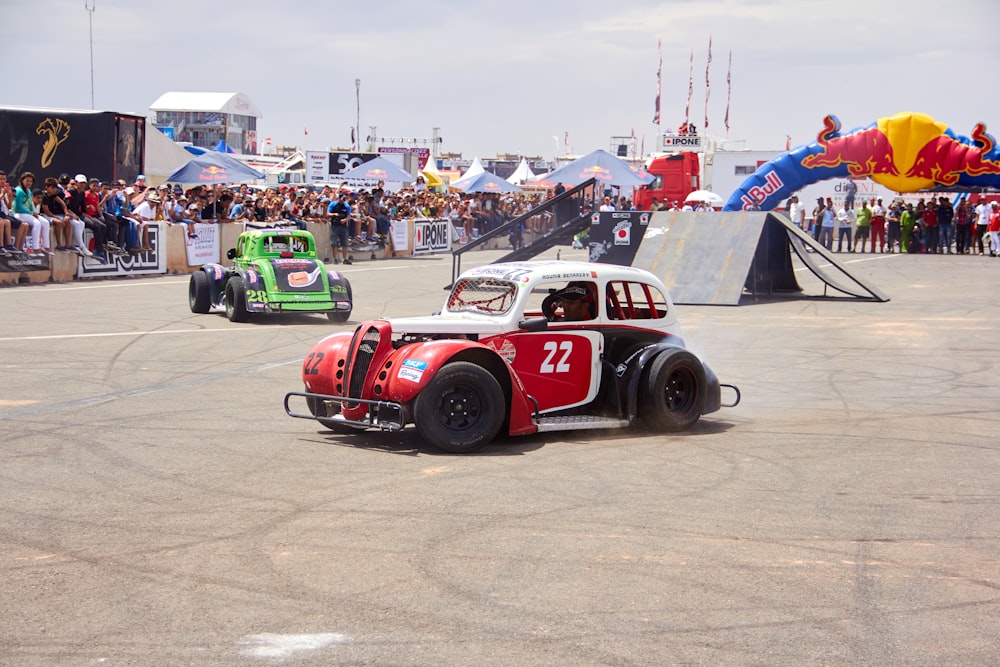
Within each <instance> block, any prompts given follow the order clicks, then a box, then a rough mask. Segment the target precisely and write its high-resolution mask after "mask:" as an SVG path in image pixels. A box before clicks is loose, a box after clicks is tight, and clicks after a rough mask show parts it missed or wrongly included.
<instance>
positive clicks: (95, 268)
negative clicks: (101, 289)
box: [77, 222, 167, 278]
mask: <svg viewBox="0 0 1000 667" xmlns="http://www.w3.org/2000/svg"><path fill="white" fill-rule="evenodd" d="M163 224H164V223H160V222H157V223H152V224H150V225H149V245H150V246H151V247H152V248H153V250H152V251H151V252H144V253H141V254H139V255H131V254H130V255H125V256H118V255H112V256H111V257H109V258H108V262H107V263H104V262H101V260H99V259H95V258H94V257H81V258H80V267H79V269H78V271H77V275H78V276H79V277H80V278H105V277H107V276H128V275H141V274H151V273H166V272H167V249H166V244H163V245H161V244H160V240H161V239H165V238H166V235H165V234H164V233H163ZM91 239H92V235H91V233H90V230H89V229H87V230H84V236H83V241H84V243H87V244H88V245H89V244H90V242H91Z"/></svg>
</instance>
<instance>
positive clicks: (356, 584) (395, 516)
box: [0, 250, 1000, 665]
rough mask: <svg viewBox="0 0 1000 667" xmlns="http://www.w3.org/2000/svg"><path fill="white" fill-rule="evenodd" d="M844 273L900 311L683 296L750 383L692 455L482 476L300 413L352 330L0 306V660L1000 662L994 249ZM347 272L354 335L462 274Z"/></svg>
mask: <svg viewBox="0 0 1000 667" xmlns="http://www.w3.org/2000/svg"><path fill="white" fill-rule="evenodd" d="M579 254H580V253H576V255H579ZM498 255H499V253H489V252H483V253H481V254H479V255H473V256H471V257H472V259H471V260H470V258H469V256H467V258H466V262H465V265H466V266H471V265H473V264H474V263H484V262H486V261H489V260H491V259H493V258H494V257H496V256H498ZM576 255H574V254H573V253H572V252H567V251H566V250H563V257H564V258H570V257H573V256H576ZM842 258H844V259H846V260H848V261H849V262H850V264H849V265H850V266H851V267H852V269H853V270H855V271H858V272H859V273H861V274H862V275H864V276H866V277H867V278H868V279H870V280H871V281H873V282H874V283H875V284H876V285H878V286H879V287H880V288H881V289H882V290H884V291H885V292H887V293H888V294H889V295H890V296H891V297H892V300H891V301H890V302H888V303H875V302H868V301H860V300H857V299H851V298H794V299H773V300H761V301H759V302H756V303H755V302H752V301H750V300H748V302H747V303H746V304H745V305H741V306H738V307H693V306H680V307H678V308H679V311H680V317H681V321H682V324H683V325H684V327H685V334H686V339H687V342H688V345H689V347H691V348H693V349H694V350H695V351H697V352H698V353H699V354H701V355H703V357H704V358H705V359H706V360H707V361H708V362H709V363H710V365H711V366H712V368H713V369H714V370H715V371H716V373H717V374H718V375H719V377H720V378H721V379H722V381H723V382H732V383H735V384H738V385H739V386H740V388H741V389H742V391H743V402H742V403H741V404H740V405H739V406H738V407H736V408H733V409H724V410H722V411H721V412H718V413H715V414H712V415H709V416H707V417H705V418H703V419H702V420H701V421H700V422H699V423H698V425H697V426H696V428H695V429H694V430H693V431H692V432H690V433H685V434H681V435H673V436H669V437H667V436H658V435H644V434H641V433H637V432H629V431H611V432H607V431H605V432H571V433H556V434H545V435H538V436H531V437H526V438H518V439H507V440H502V441H500V442H498V443H497V444H494V445H492V446H490V447H489V448H488V449H486V450H484V451H482V452H481V453H478V454H475V455H471V456H456V455H450V454H444V453H441V452H439V451H435V450H433V449H430V448H429V447H427V446H425V445H423V444H422V443H421V442H420V440H419V439H418V438H417V436H416V434H415V432H414V431H413V430H412V428H411V429H407V430H406V431H404V432H402V433H399V434H378V433H371V434H362V435H357V436H353V437H345V436H338V435H334V434H332V433H330V432H327V431H325V430H323V429H322V427H320V426H319V424H317V423H314V422H311V421H306V420H294V419H290V418H288V417H286V416H285V415H284V413H283V410H282V407H281V403H282V397H283V395H284V393H285V392H286V391H289V390H297V389H299V388H300V379H299V364H300V363H301V360H302V358H303V357H304V355H305V354H306V353H307V352H308V350H309V348H310V346H311V345H312V344H313V343H314V342H315V341H316V340H318V339H319V338H320V337H322V336H323V335H325V334H326V333H328V332H330V331H331V330H333V329H338V328H352V327H353V325H350V324H348V325H343V326H336V327H335V326H333V325H331V324H329V323H328V322H327V321H326V319H325V318H324V317H322V316H298V317H294V318H290V319H282V320H266V321H255V322H251V323H248V324H231V323H229V322H228V321H226V320H225V318H224V317H223V316H222V315H221V314H212V315H193V314H191V313H190V312H189V311H188V307H187V278H186V277H180V276H164V277H158V278H151V279H135V280H118V281H113V282H112V281H108V282H97V283H92V284H84V283H75V284H65V285H39V286H23V287H16V288H7V289H0V310H2V312H3V317H2V320H0V368H2V372H3V375H2V377H3V383H2V389H0V432H2V434H3V435H2V442H3V446H2V449H0V512H2V514H0V516H2V519H0V614H2V616H0V619H2V622H0V664H3V665H97V664H100V665H179V664H193V665H236V664H239V665H253V664H264V665H267V664H283V665H360V664H365V665H470V664H476V665H513V664H517V665H569V664H573V665H665V664H711V665H716V664H740V665H752V664H760V665H779V664H780V665H806V664H825V665H829V664H871V665H876V664H878V665H881V664H893V665H941V664H954V665H972V664H990V663H993V664H995V663H996V662H997V659H998V656H1000V631H998V630H1000V548H998V545H1000V475H998V472H1000V438H998V437H997V436H998V432H1000V418H998V407H1000V378H998V366H997V359H998V350H1000V333H998V322H1000V305H998V299H997V296H996V295H997V287H996V286H997V283H998V278H1000V260H998V259H992V258H989V257H978V256H976V257H956V256H947V255H945V256H900V255H850V256H848V255H844V256H842ZM476 260H478V262H477V261H476ZM344 268H345V273H346V274H347V275H348V277H349V278H350V280H351V281H352V284H353V288H354V294H355V298H356V303H355V310H354V316H353V317H352V321H353V322H356V321H359V320H361V319H365V318H373V317H379V316H390V315H391V316H405V315H419V314H427V313H430V312H432V311H434V310H438V309H439V308H440V307H441V305H442V303H443V301H444V296H445V292H444V291H443V289H442V286H443V285H444V284H446V283H447V282H448V281H449V279H450V258H449V257H447V256H445V257H430V258H424V259H413V258H411V259H399V260H386V261H382V262H366V263H358V264H356V265H354V266H353V267H344ZM800 275H801V276H802V282H803V284H804V286H806V290H807V293H810V294H821V293H822V289H821V286H820V285H819V284H818V283H816V282H815V280H813V279H812V278H810V277H808V276H807V275H806V274H805V273H801V274H800Z"/></svg>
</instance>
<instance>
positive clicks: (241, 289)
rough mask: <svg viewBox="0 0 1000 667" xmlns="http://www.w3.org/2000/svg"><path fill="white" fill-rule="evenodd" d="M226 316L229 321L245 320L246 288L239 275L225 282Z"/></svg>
mask: <svg viewBox="0 0 1000 667" xmlns="http://www.w3.org/2000/svg"><path fill="white" fill-rule="evenodd" d="M226 317H228V318H229V321H230V322H246V321H247V288H246V285H244V284H243V279H242V278H240V277H239V276H234V277H232V278H230V279H229V281H228V282H227V283H226Z"/></svg>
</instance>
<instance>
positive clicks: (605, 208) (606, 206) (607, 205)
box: [597, 197, 615, 213]
mask: <svg viewBox="0 0 1000 667" xmlns="http://www.w3.org/2000/svg"><path fill="white" fill-rule="evenodd" d="M597 210H598V211H600V212H601V213H611V212H612V211H614V210H615V205H614V204H613V203H612V202H611V197H605V198H604V201H603V202H602V203H601V207H600V208H598V209H597Z"/></svg>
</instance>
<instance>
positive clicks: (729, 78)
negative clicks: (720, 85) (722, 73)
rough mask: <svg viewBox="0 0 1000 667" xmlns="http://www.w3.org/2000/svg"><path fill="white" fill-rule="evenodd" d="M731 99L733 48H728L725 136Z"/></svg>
mask: <svg viewBox="0 0 1000 667" xmlns="http://www.w3.org/2000/svg"><path fill="white" fill-rule="evenodd" d="M732 99H733V50H732V49H729V69H728V70H727V71H726V136H727V137H728V136H729V103H730V101H732Z"/></svg>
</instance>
